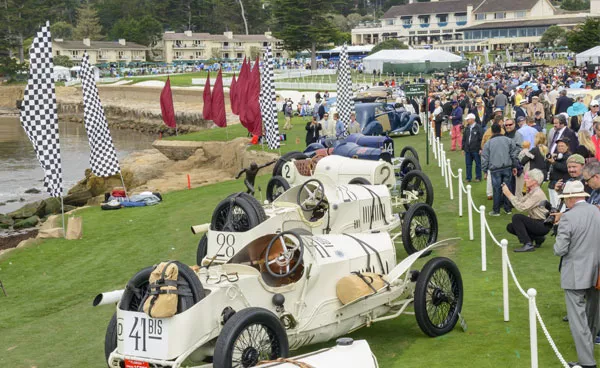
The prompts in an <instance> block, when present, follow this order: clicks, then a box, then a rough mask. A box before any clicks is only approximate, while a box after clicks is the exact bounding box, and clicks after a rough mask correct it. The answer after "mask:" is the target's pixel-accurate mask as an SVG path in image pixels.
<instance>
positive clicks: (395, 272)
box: [383, 238, 461, 284]
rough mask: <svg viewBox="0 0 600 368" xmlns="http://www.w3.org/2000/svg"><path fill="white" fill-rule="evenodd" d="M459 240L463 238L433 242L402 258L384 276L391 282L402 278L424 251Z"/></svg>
mask: <svg viewBox="0 0 600 368" xmlns="http://www.w3.org/2000/svg"><path fill="white" fill-rule="evenodd" d="M458 240H461V238H449V239H444V240H440V241H439V242H437V243H433V244H431V245H429V246H428V247H427V248H425V249H423V250H420V251H418V252H416V253H413V254H411V255H409V256H408V257H406V258H404V259H403V260H402V262H400V263H398V264H397V265H396V267H394V268H393V269H392V271H390V272H389V273H388V274H387V275H384V276H383V278H384V279H385V281H387V282H389V283H390V284H392V283H394V281H396V280H398V279H399V278H400V276H402V275H404V273H406V271H408V270H409V268H410V266H412V265H413V263H415V262H416V261H417V259H419V257H421V255H422V254H423V253H426V252H429V251H431V250H432V249H435V248H440V247H443V246H447V245H450V243H453V242H455V241H458Z"/></svg>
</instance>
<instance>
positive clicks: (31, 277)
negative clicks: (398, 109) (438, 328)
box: [0, 119, 576, 368]
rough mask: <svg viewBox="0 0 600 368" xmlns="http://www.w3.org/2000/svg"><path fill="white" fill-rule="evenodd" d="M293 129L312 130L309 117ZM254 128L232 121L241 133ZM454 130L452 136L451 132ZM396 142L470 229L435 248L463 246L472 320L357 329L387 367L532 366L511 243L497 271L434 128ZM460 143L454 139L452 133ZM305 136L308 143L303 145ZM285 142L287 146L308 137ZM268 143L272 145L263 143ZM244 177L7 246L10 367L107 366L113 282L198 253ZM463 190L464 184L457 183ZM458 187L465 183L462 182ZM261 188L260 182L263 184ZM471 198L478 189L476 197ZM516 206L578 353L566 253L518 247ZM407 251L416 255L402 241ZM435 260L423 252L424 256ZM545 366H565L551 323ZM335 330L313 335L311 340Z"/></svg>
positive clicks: (528, 272)
mask: <svg viewBox="0 0 600 368" xmlns="http://www.w3.org/2000/svg"><path fill="white" fill-rule="evenodd" d="M295 123H296V125H295V126H294V129H293V130H292V133H291V134H290V136H291V137H292V139H295V137H296V136H299V137H301V142H303V141H304V134H303V132H304V130H303V128H302V127H301V126H302V122H301V119H296V121H295ZM204 134H206V136H205V137H204V138H203V134H202V133H194V134H191V135H189V136H186V137H178V138H177V139H184V138H187V139H195V140H201V139H208V137H210V139H221V140H222V139H225V138H223V136H224V134H225V133H224V130H223V129H219V130H209V131H206V132H205V133H204ZM234 135H239V136H243V135H245V134H243V131H241V129H239V131H238V128H236V127H231V128H230V130H229V137H230V138H231V137H232V136H234ZM446 139H447V138H446ZM395 141H396V151H397V152H399V150H400V149H401V147H402V146H404V145H411V146H414V147H415V148H417V150H418V151H419V153H420V156H421V162H422V163H423V164H422V165H423V168H424V171H425V172H426V173H427V174H428V175H429V177H430V178H431V180H432V182H433V184H434V188H435V202H434V208H435V209H436V212H437V216H438V219H439V223H440V238H447V237H462V238H463V240H461V241H460V242H458V244H457V245H455V246H453V247H448V248H444V249H442V250H439V251H435V252H434V256H436V255H438V256H439V255H443V256H448V257H450V258H452V259H453V260H454V261H455V262H456V263H457V264H458V266H459V268H460V270H461V273H462V277H463V283H464V289H465V297H464V305H463V312H462V314H463V316H464V318H465V319H466V322H467V324H468V330H467V331H466V332H463V331H462V330H461V329H460V328H459V327H457V328H456V329H455V330H454V331H452V332H450V333H449V334H447V335H445V336H441V337H438V338H429V337H427V336H425V335H424V334H423V333H422V332H421V331H420V330H419V327H418V325H417V323H416V321H415V319H414V317H413V316H411V315H404V316H400V317H399V318H397V319H394V320H390V321H384V322H380V323H376V324H374V325H373V326H372V327H370V328H364V329H361V330H359V331H357V332H355V333H353V334H351V336H352V337H353V338H355V339H367V340H368V341H369V343H370V345H371V348H372V349H373V351H374V353H375V355H376V356H377V358H378V360H379V363H380V366H381V367H384V368H387V367H398V368H399V367H410V366H414V367H422V366H427V367H440V368H441V367H529V366H530V359H529V323H528V302H527V300H526V299H525V298H523V297H522V296H521V295H520V294H519V293H518V291H517V289H516V287H515V286H514V284H513V283H512V281H511V284H510V297H511V299H510V300H511V314H510V316H511V321H510V322H503V312H502V281H501V261H500V249H499V248H498V247H497V246H495V245H493V244H492V243H491V240H489V239H488V262H487V267H488V271H487V272H482V271H481V269H480V267H481V261H480V245H479V244H480V243H479V237H478V234H479V225H478V218H476V221H475V240H474V241H469V240H468V227H467V218H466V214H467V212H466V206H465V217H463V218H459V217H458V215H457V202H456V200H455V201H450V200H449V193H448V190H447V189H446V188H445V186H444V181H443V180H442V178H441V177H440V170H439V169H438V167H437V165H435V163H434V160H433V157H431V164H430V165H429V166H427V165H425V136H424V135H423V134H422V133H421V134H419V135H418V136H415V137H410V136H403V137H398V138H395ZM446 145H448V142H446ZM298 146H299V145H298ZM298 146H297V145H296V144H295V142H294V144H290V142H289V140H288V144H286V145H285V146H283V147H282V152H284V151H288V150H291V149H294V148H298ZM259 149H260V148H259ZM448 158H450V159H451V160H452V162H453V167H454V168H455V170H456V169H458V168H459V167H462V166H463V165H464V164H463V159H462V156H461V154H460V153H454V152H451V153H449V154H448ZM268 178H269V175H263V176H260V177H259V178H258V179H257V185H258V186H260V187H262V188H263V189H264V188H265V187H266V183H267V180H268ZM243 189H244V186H243V183H242V181H241V180H239V181H229V182H225V183H220V184H216V185H210V186H206V187H200V188H196V189H192V190H184V191H178V192H172V193H166V194H165V195H164V202H163V203H161V204H160V205H158V206H154V207H144V208H129V209H122V210H119V211H101V210H100V209H99V208H98V207H94V208H88V209H85V210H82V211H81V212H80V215H81V216H82V217H83V226H84V228H83V232H84V235H83V239H81V240H72V241H67V240H63V239H53V240H46V241H44V242H43V243H42V244H40V245H35V246H30V247H27V248H23V249H18V250H15V251H13V252H11V253H8V254H7V255H5V256H4V257H2V258H0V280H2V282H3V283H4V285H5V287H6V290H7V292H8V295H9V296H8V297H4V296H3V295H2V294H0V310H1V312H0V367H16V368H18V367H24V368H25V367H26V368H31V367H39V368H45V367H98V368H101V367H104V366H105V362H104V352H103V349H104V333H105V329H106V325H107V323H108V320H109V319H110V316H111V315H112V313H113V312H114V309H113V307H111V306H103V307H96V308H93V307H92V305H91V302H92V299H93V297H94V296H95V295H96V294H97V293H98V292H102V291H109V290H114V289H121V288H123V287H124V285H125V283H126V282H127V280H128V279H129V278H130V277H131V276H132V275H133V274H134V273H135V272H137V271H138V270H139V269H141V268H143V267H145V266H148V265H152V264H155V263H158V262H159V261H162V260H167V259H177V260H181V261H182V262H185V263H189V264H194V263H195V259H196V258H195V257H196V246H197V243H198V240H199V237H198V236H195V235H193V234H192V233H191V232H190V230H189V228H190V225H195V224H200V223H204V222H208V221H209V220H210V217H211V214H212V211H213V209H214V207H215V206H216V204H217V203H218V202H219V201H220V200H221V199H223V198H224V197H226V196H227V195H228V194H230V193H232V192H235V191H240V190H243ZM455 191H456V185H455ZM455 193H456V192H455ZM473 193H474V197H475V202H476V204H477V205H480V204H484V205H486V206H487V207H488V210H489V207H490V206H491V201H487V200H486V198H485V184H484V183H475V184H474V185H473ZM257 196H258V194H257ZM465 204H466V200H465ZM508 220H509V217H508V216H506V215H502V216H501V217H498V218H492V219H491V220H490V221H491V225H490V226H491V228H492V230H493V232H494V233H495V234H496V236H497V237H498V238H499V239H500V238H503V237H506V238H507V239H509V242H510V243H509V247H510V248H511V251H510V254H509V256H510V259H511V262H512V264H513V267H514V269H515V272H516V274H517V276H518V277H519V280H520V281H521V283H522V285H523V287H524V288H526V289H527V288H530V287H534V288H536V289H537V290H538V299H537V305H538V308H539V311H540V313H541V315H542V317H543V319H544V321H545V323H546V325H547V326H548V329H549V331H550V333H551V335H552V337H553V338H554V339H555V342H556V344H557V346H558V348H559V350H560V351H561V352H562V353H563V354H565V358H566V359H567V360H570V361H573V360H576V354H575V348H574V344H573V340H572V338H571V335H570V332H569V328H568V324H567V323H565V322H562V317H563V316H564V315H565V306H564V301H563V292H562V290H561V289H560V282H559V273H558V272H557V265H558V257H555V256H554V255H553V254H552V244H553V239H551V238H550V239H548V240H547V241H546V243H545V244H544V245H543V246H542V248H540V249H538V250H536V251H535V252H532V253H525V254H516V253H513V252H512V248H514V247H517V246H518V245H517V243H516V238H514V237H512V236H509V235H508V234H507V233H506V231H505V226H506V223H507V222H508ZM398 251H399V252H398V254H399V257H404V256H405V253H404V250H403V249H402V247H400V248H399V249H398ZM426 260H427V259H425V260H421V261H419V265H422V264H423V263H424V262H425V261H426ZM538 337H539V362H540V363H539V366H540V367H558V366H559V362H558V360H557V359H556V358H555V356H554V353H553V352H552V350H551V348H550V346H549V345H548V343H547V342H546V340H545V338H544V336H543V334H542V332H541V330H539V329H538ZM332 344H334V342H333V341H331V342H329V343H327V344H322V345H319V346H310V347H306V348H304V349H303V350H302V352H305V351H310V350H314V349H316V348H318V347H321V346H331V345H332Z"/></svg>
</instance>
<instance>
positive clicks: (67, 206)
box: [65, 204, 78, 214]
mask: <svg viewBox="0 0 600 368" xmlns="http://www.w3.org/2000/svg"><path fill="white" fill-rule="evenodd" d="M77 208H78V207H77V206H71V205H68V204H66V205H65V214H66V213H67V212H71V211H73V210H76V209H77Z"/></svg>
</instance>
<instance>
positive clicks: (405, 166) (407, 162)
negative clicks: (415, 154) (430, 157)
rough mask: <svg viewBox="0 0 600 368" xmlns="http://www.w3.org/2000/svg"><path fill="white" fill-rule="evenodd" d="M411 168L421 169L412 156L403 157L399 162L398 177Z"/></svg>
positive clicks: (411, 169) (401, 176)
mask: <svg viewBox="0 0 600 368" xmlns="http://www.w3.org/2000/svg"><path fill="white" fill-rule="evenodd" d="M413 170H418V171H421V164H419V161H417V160H415V159H414V158H412V157H404V158H403V159H402V162H401V163H400V178H403V177H404V175H406V174H408V173H409V172H411V171H413Z"/></svg>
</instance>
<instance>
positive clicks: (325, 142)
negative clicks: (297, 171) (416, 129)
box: [304, 133, 394, 161]
mask: <svg viewBox="0 0 600 368" xmlns="http://www.w3.org/2000/svg"><path fill="white" fill-rule="evenodd" d="M347 142H349V143H354V144H356V145H358V146H361V147H370V148H376V149H379V150H381V152H387V153H389V154H390V156H391V157H394V140H393V139H392V138H390V137H388V136H369V135H364V134H360V133H354V134H350V135H349V136H347V137H346V138H344V139H334V138H326V137H321V138H320V139H319V141H318V142H317V143H312V144H310V145H308V147H306V150H304V153H308V152H312V151H315V150H316V149H321V148H335V147H337V146H338V145H340V144H342V143H347ZM334 154H338V153H334ZM341 155H342V156H346V157H351V156H347V155H345V154H341ZM359 158H366V159H369V158H368V157H359ZM380 158H381V159H384V158H383V157H380V156H379V157H377V158H376V160H379V159H380ZM387 161H389V160H387Z"/></svg>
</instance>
